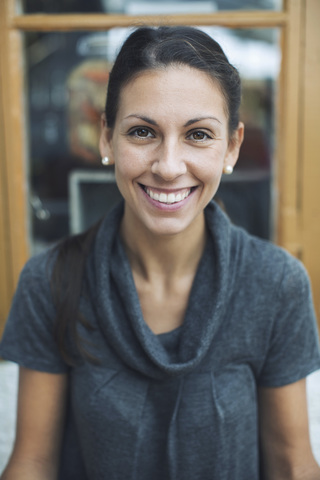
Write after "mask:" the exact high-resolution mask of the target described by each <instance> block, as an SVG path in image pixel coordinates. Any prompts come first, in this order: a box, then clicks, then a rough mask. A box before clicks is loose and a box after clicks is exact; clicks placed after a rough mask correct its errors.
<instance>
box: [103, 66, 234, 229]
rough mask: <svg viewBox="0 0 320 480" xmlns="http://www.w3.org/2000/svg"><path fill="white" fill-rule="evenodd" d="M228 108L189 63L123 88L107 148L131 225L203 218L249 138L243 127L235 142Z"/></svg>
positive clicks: (168, 225)
mask: <svg viewBox="0 0 320 480" xmlns="http://www.w3.org/2000/svg"><path fill="white" fill-rule="evenodd" d="M225 110H226V108H225V101H224V98H223V96H222V94H221V92H220V90H219V88H218V86H217V85H216V84H215V83H214V82H213V81H212V80H211V79H210V77H209V76H208V75H207V74H205V73H203V72H200V71H198V70H196V69H193V68H190V67H188V66H171V67H168V68H166V69H163V70H156V71H154V70H152V71H146V72H144V73H142V74H141V75H139V76H138V77H136V78H134V79H133V80H131V82H130V83H129V84H128V85H126V86H125V87H124V88H123V90H122V92H121V96H120V104H119V110H118V113H117V117H116V123H115V126H114V128H113V129H112V130H108V129H107V128H106V127H105V126H104V128H103V131H102V135H101V142H100V150H101V154H102V155H103V156H108V157H109V159H110V161H111V162H114V164H115V174H116V181H117V184H118V187H119V190H120V192H121V194H122V195H123V197H124V199H125V216H124V222H127V225H132V226H133V227H134V228H135V229H138V228H144V229H147V230H148V231H149V232H151V233H153V234H156V235H172V234H179V233H181V232H184V231H185V230H186V229H187V230H190V229H191V230H190V231H192V229H193V228H197V225H199V223H198V222H199V221H201V222H202V223H203V210H204V208H205V206H206V205H207V204H208V202H209V201H210V200H211V199H212V197H213V196H214V195H215V193H216V191H217V188H218V186H219V183H220V179H221V175H222V172H223V167H224V166H225V165H232V166H234V164H235V163H236V160H237V158H238V152H239V148H240V145H241V141H242V135H243V127H242V126H240V127H239V130H238V131H237V132H236V134H235V140H234V141H233V142H229V136H228V117H227V114H226V111H225Z"/></svg>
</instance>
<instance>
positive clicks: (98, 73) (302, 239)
mask: <svg viewBox="0 0 320 480" xmlns="http://www.w3.org/2000/svg"><path fill="white" fill-rule="evenodd" d="M319 21H320V2H319V1H318V0H308V1H306V0H295V1H293V0H287V1H285V0H245V1H242V2H239V1H238V0H187V1H185V0H174V1H171V0H170V1H169V0H148V1H145V0H91V1H90V2H88V1H87V0H24V1H18V0H1V5H0V78H1V84H0V95H1V96H0V263H1V267H2V268H1V269H0V270H1V272H0V335H1V331H2V329H3V326H4V323H5V319H6V315H7V312H8V309H9V306H10V302H11V298H12V294H13V291H14V288H15V285H16V282H17V278H18V275H19V272H20V269H21V267H22V265H23V264H24V263H25V261H26V260H27V258H28V257H29V256H31V255H34V254H36V253H38V252H40V251H42V250H43V249H46V248H48V247H49V246H50V245H52V243H54V242H56V241H57V240H58V239H60V238H61V237H63V236H65V235H68V234H70V233H77V232H80V231H82V230H84V229H85V228H87V227H89V226H90V225H91V224H92V223H94V222H95V221H96V220H97V219H98V218H100V217H101V216H102V215H104V214H105V213H107V211H108V210H109V209H110V208H112V206H113V205H114V204H115V203H116V202H117V201H118V200H119V198H120V194H119V192H118V189H117V186H116V184H115V180H114V172H113V168H112V167H102V166H101V159H100V156H99V151H98V138H99V133H100V116H101V113H102V112H103V109H104V102H105V95H106V89H107V83H108V74H109V71H110V68H111V66H112V63H113V61H114V58H115V55H116V53H117V51H118V49H119V46H120V45H121V44H122V42H123V40H124V39H125V38H126V36H127V35H128V34H129V33H130V31H131V30H132V28H134V27H135V26H136V25H139V24H141V23H147V24H150V25H157V24H166V23H168V24H188V25H194V26H198V27H199V28H201V29H203V30H204V31H206V32H207V33H208V34H209V35H211V36H212V37H213V38H215V39H216V40H217V41H218V42H219V43H220V44H221V46H222V48H223V49H224V51H225V53H226V54H227V56H228V58H229V60H230V62H231V63H233V64H234V65H235V66H236V67H237V68H238V70H239V72H240V75H241V78H242V82H243V102H242V107H241V119H242V121H243V122H244V123H245V127H246V128H245V141H244V144H243V146H242V148H241V152H240V158H239V161H238V164H237V166H236V169H235V171H234V173H233V175H231V176H224V177H223V181H222V183H221V186H220V188H219V191H218V194H217V195H218V198H219V200H220V202H222V204H223V205H224V208H225V209H226V211H227V213H228V214H229V216H230V218H231V219H232V221H233V222H234V223H236V224H238V225H241V226H243V227H244V228H245V229H247V230H248V231H249V232H250V233H253V234H255V235H257V236H260V237H262V238H265V239H269V240H270V241H273V242H276V243H278V244H280V245H282V246H284V247H285V248H286V249H288V250H289V251H290V252H291V253H292V254H293V255H295V256H297V257H299V258H300V259H301V260H302V261H303V262H304V263H305V265H306V267H307V269H308V271H309V274H310V277H311V280H312V285H313V290H314V297H315V305H316V311H317V313H318V315H319V313H320V256H319V254H318V238H319V234H320V198H319V188H318V183H319V180H320V166H319V161H318V153H317V152H318V151H319V149H320V140H319V135H318V124H319V119H318V112H319V110H320V99H319V84H320V65H319V64H320V57H319V51H320V41H319V35H318V31H317V29H318V24H319ZM16 378H17V371H16V367H15V366H13V365H10V364H6V363H4V362H3V363H0V414H1V422H2V423H1V424H0V471H1V462H2V464H3V462H4V458H6V455H7V452H8V449H9V448H10V442H11V439H12V438H13V425H14V418H15V414H14V405H15V402H14V400H13V398H14V393H15V389H16ZM308 389H309V393H310V395H309V402H310V412H311V417H312V418H311V430H312V438H313V445H314V448H315V449H316V450H317V455H318V458H319V457H320V453H319V452H320V419H319V417H320V413H319V408H320V407H316V403H317V402H316V401H315V400H314V399H315V398H316V396H318V398H319V393H320V392H319V376H317V374H314V375H313V376H312V378H311V380H310V382H309V383H308ZM319 403H320V402H319ZM1 435H2V436H1ZM319 461H320V460H319Z"/></svg>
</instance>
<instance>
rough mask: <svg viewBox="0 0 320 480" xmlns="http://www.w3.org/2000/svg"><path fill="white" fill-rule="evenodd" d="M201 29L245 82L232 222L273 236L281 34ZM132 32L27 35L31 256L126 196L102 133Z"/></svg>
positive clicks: (230, 190) (231, 189) (228, 190)
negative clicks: (115, 71) (104, 162)
mask: <svg viewBox="0 0 320 480" xmlns="http://www.w3.org/2000/svg"><path fill="white" fill-rule="evenodd" d="M203 30H205V31H206V32H207V33H209V34H210V35H212V36H213V37H214V38H215V39H216V40H217V41H218V42H220V43H221V45H222V47H223V48H224V50H225V52H226V54H227V55H228V57H229V59H230V61H231V62H232V63H233V64H235V66H236V67H237V68H238V69H239V71H240V75H241V77H242V80H243V106H242V112H241V117H242V119H243V121H244V122H245V124H246V131H245V142H244V144H243V147H242V149H241V153H240V158H239V162H238V165H237V167H236V169H235V171H234V173H233V175H232V176H230V177H228V176H224V177H223V182H222V185H221V187H220V189H219V192H218V195H219V199H220V201H221V202H222V204H223V205H224V207H225V209H226V211H227V213H228V214H229V215H230V217H231V219H232V221H234V222H235V223H237V224H239V225H242V226H244V227H245V228H247V229H248V230H249V231H250V232H252V233H254V234H256V235H259V236H261V237H264V238H270V237H271V236H272V234H271V229H270V211H271V208H270V198H271V194H270V191H271V185H272V157H273V151H274V104H275V95H276V79H277V76H278V72H279V64H280V54H279V48H278V32H277V30H275V29H259V30H228V29H224V28H217V27H205V28H203ZM129 31H130V29H122V28H115V29H112V30H110V31H108V32H101V33H88V32H72V33H47V34H43V33H35V32H32V33H26V34H25V36H26V39H25V40H26V42H25V43H26V59H27V72H26V73H27V75H26V77H27V83H28V94H29V95H28V98H29V112H28V115H29V135H30V141H29V144H30V152H29V169H28V170H29V172H30V174H29V192H30V195H29V203H30V206H31V208H30V211H31V218H30V224H31V226H30V229H29V230H30V231H31V242H30V243H31V252H32V253H36V252H37V251H39V250H41V249H43V248H45V247H46V246H48V245H49V244H50V243H52V242H54V241H56V240H57V239H58V238H60V237H62V236H64V235H67V234H68V233H70V232H76V231H80V230H82V229H84V228H86V227H87V226H89V225H90V224H91V223H93V222H94V221H95V220H97V219H98V218H99V217H100V216H101V215H103V214H104V213H105V212H106V211H107V210H108V209H109V208H111V206H112V205H113V204H114V203H115V202H116V201H118V199H119V198H120V194H119V192H118V191H117V188H116V186H115V182H114V177H113V170H112V167H107V168H106V167H101V165H100V155H99V151H98V139H99V133H100V116H101V113H102V111H103V109H104V102H105V95H106V88H107V81H108V72H109V70H110V68H111V65H112V62H113V61H114V58H115V55H116V53H117V51H118V48H119V46H120V45H121V43H122V42H123V40H124V39H125V37H126V36H127V35H128V33H129Z"/></svg>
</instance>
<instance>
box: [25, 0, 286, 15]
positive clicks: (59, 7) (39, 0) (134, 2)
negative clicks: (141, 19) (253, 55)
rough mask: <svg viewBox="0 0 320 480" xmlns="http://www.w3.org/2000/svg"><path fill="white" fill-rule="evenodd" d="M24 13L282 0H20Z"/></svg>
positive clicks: (273, 6)
mask: <svg viewBox="0 0 320 480" xmlns="http://www.w3.org/2000/svg"><path fill="white" fill-rule="evenodd" d="M23 5H24V12H25V13H85V12H88V13H89V12H91V13H125V14H131V15H141V14H142V15H146V14H167V15H168V14H171V13H192V12H194V13H209V12H214V11H217V10H281V9H282V7H283V0H246V1H245V2H239V1H238V0H175V1H171V0H90V2H89V1H88V0H24V2H23Z"/></svg>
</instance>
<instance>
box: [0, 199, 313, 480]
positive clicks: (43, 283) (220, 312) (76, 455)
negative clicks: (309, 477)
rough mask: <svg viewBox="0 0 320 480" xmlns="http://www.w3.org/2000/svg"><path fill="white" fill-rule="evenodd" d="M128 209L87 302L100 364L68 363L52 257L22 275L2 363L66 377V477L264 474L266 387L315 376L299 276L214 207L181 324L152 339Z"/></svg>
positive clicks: (190, 478) (308, 307)
mask: <svg viewBox="0 0 320 480" xmlns="http://www.w3.org/2000/svg"><path fill="white" fill-rule="evenodd" d="M122 212H123V206H122V205H119V206H118V207H117V208H116V209H114V210H113V211H112V212H111V213H110V214H109V215H108V216H107V217H106V219H105V220H104V221H103V223H102V225H101V227H100V229H99V232H98V234H97V238H96V241H95V245H94V248H93V249H92V252H91V254H90V256H89V258H88V262H87V270H86V279H87V280H88V282H87V284H88V291H87V294H86V295H85V296H84V297H83V298H82V299H81V304H80V308H81V311H82V313H83V314H84V315H85V316H86V318H87V319H88V320H89V321H90V323H91V324H92V326H93V327H94V329H93V330H92V331H91V330H90V331H87V330H86V329H85V328H84V327H79V330H80V334H81V335H82V336H83V337H84V338H85V339H86V340H88V341H89V343H88V344H87V349H88V350H89V351H90V352H91V353H93V354H94V355H95V357H96V358H97V359H99V360H100V364H99V365H97V366H96V365H93V364H92V363H89V362H87V361H85V360H83V359H82V360H80V362H79V365H78V366H77V367H75V368H69V367H68V366H67V365H65V363H64V362H63V360H62V358H61V356H60V354H59V351H58V349H57V347H56V345H55V343H54V340H53V336H52V326H53V319H54V313H55V312H54V307H53V305H52V299H51V293H50V286H49V277H50V269H51V266H52V265H51V263H52V262H50V261H49V262H48V259H50V258H52V255H50V254H48V253H44V254H41V255H40V256H37V257H34V258H32V259H31V260H30V261H29V262H28V263H27V265H26V266H25V268H24V270H23V272H22V274H21V278H20V282H19V286H18V289H17V292H16V295H15V298H14V301H13V304H12V309H11V312H10V316H9V320H8V323H7V326H6V329H5V333H4V337H3V341H2V343H1V346H0V354H1V355H2V356H3V357H4V358H7V359H9V360H12V361H15V362H18V363H19V364H21V365H23V366H26V367H28V368H32V369H36V370H41V371H46V372H53V373H59V372H66V373H68V375H69V377H70V398H69V414H68V419H67V425H66V433H65V441H64V445H63V452H62V467H61V475H60V478H61V479H68V480H70V479H71V480H72V479H73V478H74V479H77V480H82V479H90V480H95V479H97V480H98V479H99V480H100V479H108V480H121V479H126V480H128V479H132V480H150V479H151V478H152V479H153V480H164V479H166V480H177V479H179V480H196V479H201V480H209V479H214V480H227V479H237V480H247V479H248V478H250V480H255V479H259V478H260V476H259V445H258V419H257V386H258V385H261V386H281V385H285V384H288V383H292V382H295V381H297V380H299V379H301V378H303V377H305V376H306V375H308V374H309V373H311V372H312V371H314V370H316V369H318V368H319V367H320V356H319V345H318V339H317V333H316V323H315V317H314V312H313V307H312V300H311V294H310V287H309V282H308V277H307V275H306V272H305V270H304V267H303V266H302V264H301V263H300V262H298V261H297V260H296V259H294V258H293V257H291V256H290V255H289V254H288V253H287V252H285V251H284V250H282V249H280V248H279V247H276V246H274V245H272V244H271V243H269V242H266V241H264V240H261V239H258V238H255V237H252V236H250V235H248V234H247V233H246V232H245V231H244V230H242V229H240V228H237V227H235V226H233V225H231V223H230V222H229V220H228V218H227V217H226V216H225V215H224V213H223V212H222V211H221V210H220V209H219V207H217V205H216V204H215V203H214V202H212V203H211V204H210V205H209V206H208V207H207V209H206V221H207V227H208V231H209V234H210V235H209V240H208V242H207V245H206V248H205V252H204V254H203V257H202V259H201V262H200V264H199V267H198V271H197V273H196V277H195V280H194V284H193V288H192V291H191V294H190V299H189V304H188V308H187V312H186V316H185V320H184V324H183V325H182V327H180V328H179V329H177V330H174V331H173V332H171V333H168V334H164V335H154V334H153V333H152V332H151V330H150V329H149V327H148V326H147V325H146V324H145V322H144V320H143V317H142V313H141V308H140V304H139V299H138V295H137V292H136V289H135V286H134V282H133V278H132V273H131V270H130V265H129V262H128V259H127V257H126V254H125V251H124V249H123V247H122V245H121V242H120V240H119V236H118V226H119V222H120V219H121V216H122Z"/></svg>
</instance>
